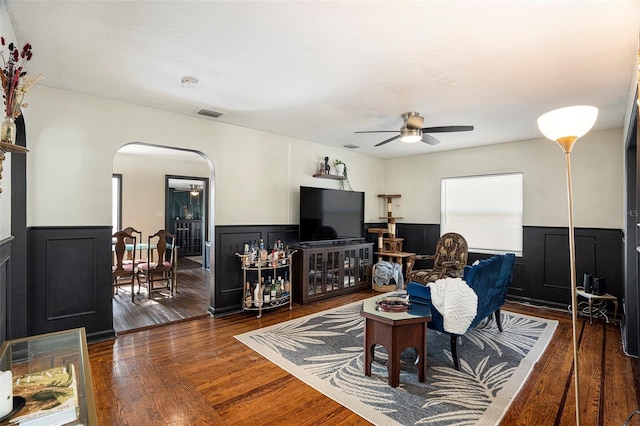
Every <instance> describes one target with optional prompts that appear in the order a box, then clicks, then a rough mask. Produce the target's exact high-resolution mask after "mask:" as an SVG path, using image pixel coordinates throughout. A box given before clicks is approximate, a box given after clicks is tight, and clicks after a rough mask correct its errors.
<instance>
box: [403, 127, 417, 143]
mask: <svg viewBox="0 0 640 426" xmlns="http://www.w3.org/2000/svg"><path fill="white" fill-rule="evenodd" d="M400 140H401V141H402V142H404V143H415V142H419V141H421V140H422V130H420V129H417V130H413V129H402V131H401V132H400Z"/></svg>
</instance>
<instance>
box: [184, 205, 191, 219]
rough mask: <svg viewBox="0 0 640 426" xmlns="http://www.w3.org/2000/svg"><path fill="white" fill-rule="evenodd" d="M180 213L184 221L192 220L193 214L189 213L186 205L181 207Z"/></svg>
mask: <svg viewBox="0 0 640 426" xmlns="http://www.w3.org/2000/svg"><path fill="white" fill-rule="evenodd" d="M182 211H183V212H184V218H185V219H193V213H189V208H188V207H187V205H186V204H185V205H184V206H182Z"/></svg>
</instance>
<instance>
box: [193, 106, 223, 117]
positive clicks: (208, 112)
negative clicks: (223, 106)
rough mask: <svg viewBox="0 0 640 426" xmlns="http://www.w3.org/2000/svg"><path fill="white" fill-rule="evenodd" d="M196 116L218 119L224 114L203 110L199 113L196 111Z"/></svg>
mask: <svg viewBox="0 0 640 426" xmlns="http://www.w3.org/2000/svg"><path fill="white" fill-rule="evenodd" d="M198 114H200V115H205V116H207V117H213V118H218V117H220V116H222V115H223V114H224V113H223V112H218V111H213V110H210V109H204V108H203V109H201V110H200V111H198Z"/></svg>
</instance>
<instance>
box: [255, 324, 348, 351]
mask: <svg viewBox="0 0 640 426" xmlns="http://www.w3.org/2000/svg"><path fill="white" fill-rule="evenodd" d="M321 326H322V324H312V325H306V324H304V323H303V324H295V323H291V324H287V323H283V324H282V326H281V327H277V326H276V327H274V328H271V329H269V331H265V332H264V334H261V335H256V336H254V339H255V340H256V342H259V343H261V344H263V345H265V346H266V347H268V348H269V349H271V350H272V351H274V352H276V353H277V354H279V355H282V353H281V352H280V349H285V350H288V351H296V350H298V349H306V348H307V346H306V345H324V340H322V339H321V337H331V336H340V335H342V333H341V332H335V331H325V330H321V329H319V328H320V327H321Z"/></svg>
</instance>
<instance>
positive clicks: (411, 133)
mask: <svg viewBox="0 0 640 426" xmlns="http://www.w3.org/2000/svg"><path fill="white" fill-rule="evenodd" d="M402 119H403V120H404V124H403V125H402V127H401V128H400V134H399V135H396V136H394V137H392V138H389V139H386V140H383V141H382V142H380V143H377V144H375V145H374V146H380V145H384V144H386V143H389V142H391V141H393V140H396V139H398V138H400V140H401V141H402V142H405V143H413V142H418V141H422V142H424V143H428V144H429V145H437V144H439V143H440V141H439V140H438V139H436V138H434V137H433V136H431V135H429V133H446V132H468V131H470V130H473V126H440V127H422V123H424V117H421V116H420V114H419V113H417V112H405V113H404V114H402ZM388 132H398V130H363V131H358V132H354V133H388Z"/></svg>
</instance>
